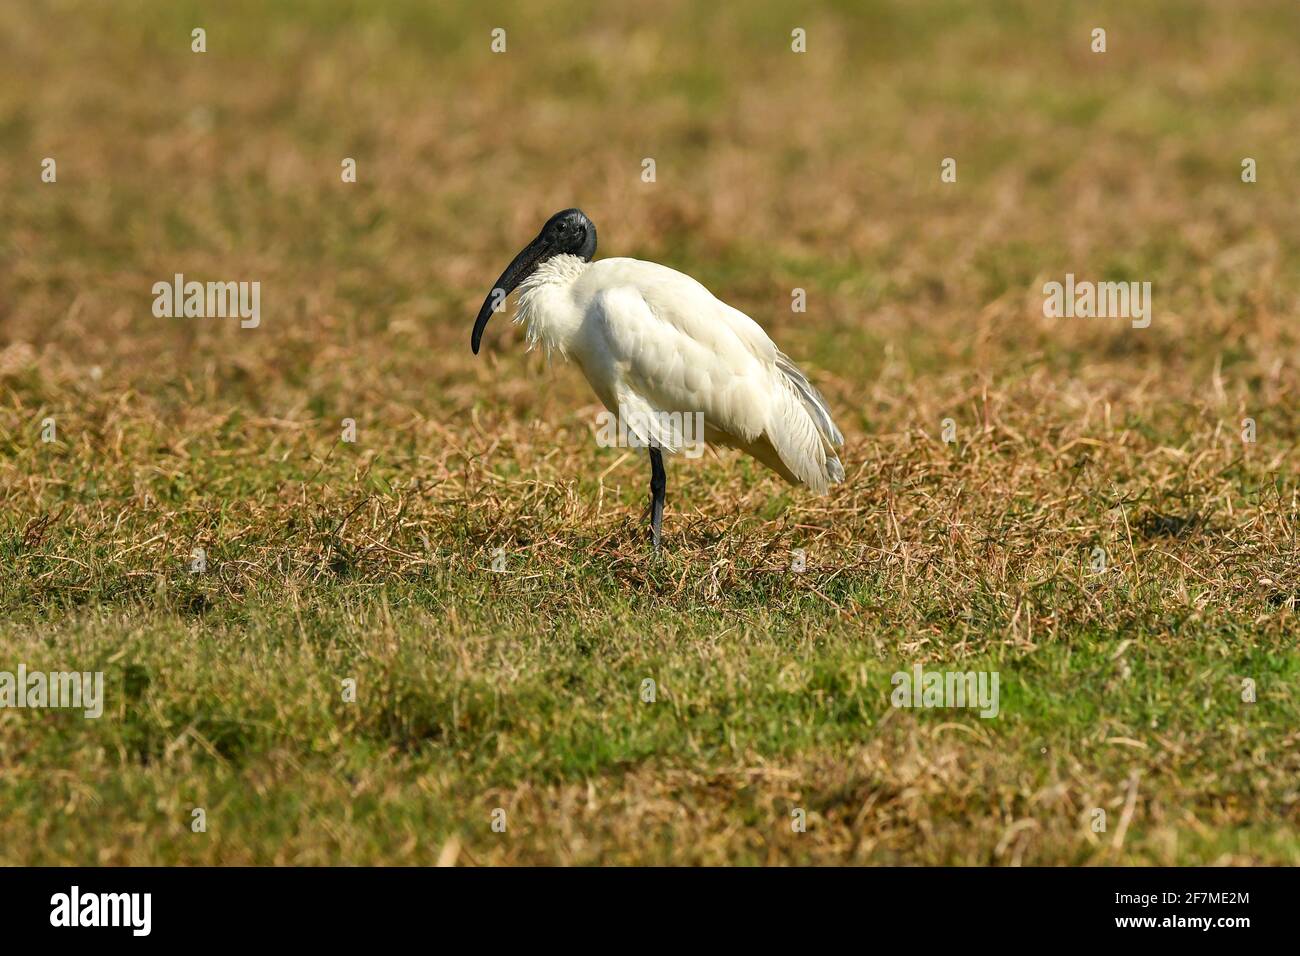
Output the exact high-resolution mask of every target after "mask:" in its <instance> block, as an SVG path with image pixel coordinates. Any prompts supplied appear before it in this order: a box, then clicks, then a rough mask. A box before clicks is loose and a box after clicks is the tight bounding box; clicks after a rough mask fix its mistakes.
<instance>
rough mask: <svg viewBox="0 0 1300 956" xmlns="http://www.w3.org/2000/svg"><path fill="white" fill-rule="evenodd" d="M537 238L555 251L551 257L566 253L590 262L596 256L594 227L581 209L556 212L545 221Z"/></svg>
mask: <svg viewBox="0 0 1300 956" xmlns="http://www.w3.org/2000/svg"><path fill="white" fill-rule="evenodd" d="M538 238H540V239H544V240H545V241H546V242H548V243H549V244H550V246H551V248H552V249H554V250H555V251H554V252H552V253H551V255H560V254H562V253H567V254H568V255H571V256H577V257H578V258H579V259H582V260H584V261H586V262H590V261H591V257H592V256H594V255H595V254H596V225H595V223H593V222H592V221H591V220H590V219H588V218H587V214H586V213H584V212H583V211H582V210H581V209H565V210H563V211H562V212H557V213H556V214H555V215H554V216H552V217H551V218H550V219H548V220H546V225H544V226H542V232H541V235H540V236H539V237H538ZM546 258H548V259H549V258H550V256H547V257H546Z"/></svg>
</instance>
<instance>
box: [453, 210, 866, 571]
mask: <svg viewBox="0 0 1300 956" xmlns="http://www.w3.org/2000/svg"><path fill="white" fill-rule="evenodd" d="M595 252H596V226H595V225H594V224H593V223H592V221H591V220H590V219H588V218H587V217H586V215H584V214H583V212H582V211H581V210H579V209H565V210H563V211H562V212H557V213H556V214H555V215H554V216H552V217H551V218H550V219H548V220H547V222H546V225H544V226H543V227H542V231H541V232H540V233H538V235H537V238H536V239H534V240H533V241H532V242H530V243H529V244H528V245H527V246H525V247H524V249H523V251H522V252H520V253H519V254H518V255H517V256H515V258H514V261H512V262H511V263H510V265H508V266H506V270H505V272H503V273H501V278H499V279H497V282H496V286H495V287H494V288H493V289H492V291H491V292H490V293H488V297H487V298H486V299H485V300H484V302H483V307H482V308H481V309H479V313H478V318H477V319H476V320H475V321H474V334H473V336H472V337H471V338H470V346H471V348H473V350H474V354H475V355H477V354H478V349H479V344H480V342H481V341H482V339H483V329H484V328H485V327H486V326H487V322H488V319H490V318H491V317H492V313H493V312H494V311H497V310H499V309H502V308H504V306H505V300H506V297H507V296H508V295H510V293H511V292H513V291H514V290H515V289H516V288H517V287H518V288H520V289H521V290H522V291H521V293H520V298H519V311H518V314H517V315H516V317H515V321H516V322H523V323H525V325H526V328H527V336H528V341H529V344H530V345H536V344H537V343H538V342H540V343H542V344H543V345H545V346H546V348H547V350H548V352H549V351H552V350H554V351H558V352H559V353H560V354H561V355H563V356H565V357H566V358H572V359H573V360H574V361H576V362H577V363H578V367H579V368H581V369H582V372H583V374H584V375H586V376H587V381H588V382H590V383H591V387H592V389H593V390H595V392H596V396H597V397H598V398H599V399H600V400H601V402H602V403H604V405H605V407H606V408H607V409H609V410H610V411H611V412H613V413H614V414H615V415H617V416H619V418H620V419H622V420H624V421H625V422H628V423H630V424H629V426H628V428H629V432H630V434H632V435H634V436H635V438H636V439H638V443H639V444H642V445H644V446H645V447H646V448H648V450H649V453H650V536H651V541H652V542H653V545H654V548H655V550H656V551H657V550H658V549H659V539H660V528H661V525H662V523H663V510H664V493H665V489H666V480H665V475H664V463H663V457H662V454H661V451H660V450H661V449H664V450H667V451H669V452H675V451H678V450H679V449H680V436H679V435H677V434H673V430H672V429H670V428H666V427H662V424H656V423H663V422H671V421H681V420H682V416H683V415H688V416H692V418H693V419H694V420H699V418H698V417H699V416H702V420H703V425H704V435H703V438H704V440H705V441H707V442H712V443H714V444H720V445H726V446H729V447H731V448H737V449H739V450H740V451H743V452H745V453H746V454H748V455H751V456H752V457H754V458H756V459H757V460H758V461H760V462H762V463H763V464H765V465H767V466H768V467H769V468H771V469H772V470H773V471H775V472H776V473H777V474H778V475H780V476H781V477H782V478H784V479H785V480H786V481H788V482H790V483H791V484H795V485H805V486H807V487H808V488H811V489H812V490H813V491H815V492H817V493H823V492H825V491H826V489H827V488H828V487H829V486H830V485H831V484H833V483H835V482H838V481H842V480H843V479H844V467H843V466H842V465H841V464H840V460H839V457H838V456H837V455H836V453H835V449H836V448H838V447H840V446H841V445H843V444H844V436H843V435H841V434H840V430H839V429H838V428H836V427H835V422H834V421H832V420H831V413H830V409H828V408H827V407H826V400H825V399H823V398H822V396H821V394H820V393H819V392H818V391H817V389H815V388H814V387H813V386H812V385H811V384H810V383H809V381H808V379H807V377H806V376H805V375H804V374H803V373H802V372H801V371H799V369H798V367H797V366H796V365H795V364H794V363H793V362H792V361H790V359H789V358H788V357H787V356H786V355H785V353H783V352H782V351H781V350H780V349H778V348H777V347H776V344H775V343H774V342H773V341H772V340H771V339H770V338H768V337H767V333H765V332H764V331H763V330H762V328H760V327H759V325H758V323H756V322H755V321H754V320H753V319H751V318H750V317H749V316H747V315H745V314H744V313H743V312H740V311H738V310H736V309H733V308H732V307H731V306H729V305H727V304H726V303H725V302H721V301H719V300H718V299H716V298H714V297H713V294H712V293H710V292H709V290H708V289H706V288H704V286H702V285H700V284H699V283H698V282H696V281H695V280H694V279H692V278H691V277H690V276H687V275H683V274H682V273H680V272H677V271H675V270H673V269H669V268H667V267H666V266H661V265H658V264H656V263H653V262H641V261H640V260H637V259H602V260H601V261H599V262H592V261H591V257H592V256H593V255H594V254H595Z"/></svg>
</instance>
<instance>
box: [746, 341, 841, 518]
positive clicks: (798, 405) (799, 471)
mask: <svg viewBox="0 0 1300 956" xmlns="http://www.w3.org/2000/svg"><path fill="white" fill-rule="evenodd" d="M776 368H777V371H778V372H779V373H780V380H781V381H782V382H783V383H784V385H785V399H786V400H785V401H783V402H777V403H776V406H775V410H774V414H773V416H772V420H771V421H770V422H769V423H768V427H767V428H766V429H765V431H764V434H763V435H762V436H761V437H760V440H759V442H758V443H756V447H754V448H753V449H751V450H750V454H752V455H753V456H754V457H755V458H757V459H758V460H759V461H761V462H763V463H764V464H765V465H767V466H768V467H769V468H772V469H773V470H774V471H776V472H777V473H778V474H779V475H781V476H782V477H783V478H785V480H786V481H789V482H791V483H792V484H801V485H807V486H808V487H809V488H811V489H812V490H813V491H815V492H817V493H819V494H820V493H823V492H825V491H826V490H827V489H828V488H829V487H830V486H831V485H833V484H836V483H837V482H840V481H843V480H844V466H843V465H842V464H841V463H840V459H839V456H838V455H837V454H836V453H835V449H836V448H839V447H840V446H842V445H843V444H844V435H843V434H841V432H840V430H839V429H838V428H836V427H835V422H834V420H833V419H832V418H831V413H830V408H829V407H828V406H827V405H826V399H824V398H822V396H821V393H820V392H819V391H817V389H816V388H815V387H814V386H813V384H812V383H811V382H809V381H808V378H807V376H805V375H804V374H803V372H801V371H800V370H799V368H798V366H796V365H795V364H794V363H793V362H792V361H790V359H789V357H788V356H786V355H785V354H784V353H782V352H778V353H777V362H776ZM764 443H765V444H766V445H767V447H766V448H764V447H762V445H763V444H764ZM773 458H775V459H776V460H777V461H779V463H780V464H779V465H778V464H776V463H774V461H773V460H772V459H773Z"/></svg>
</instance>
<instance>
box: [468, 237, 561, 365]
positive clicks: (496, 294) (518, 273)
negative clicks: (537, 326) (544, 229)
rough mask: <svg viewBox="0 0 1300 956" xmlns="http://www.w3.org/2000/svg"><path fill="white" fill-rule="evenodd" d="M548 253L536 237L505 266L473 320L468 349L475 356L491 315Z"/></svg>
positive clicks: (541, 241)
mask: <svg viewBox="0 0 1300 956" xmlns="http://www.w3.org/2000/svg"><path fill="white" fill-rule="evenodd" d="M548 251H550V246H549V245H548V244H547V243H546V242H545V240H543V239H542V237H541V236H538V237H537V238H536V239H534V240H533V241H532V242H530V243H529V244H528V245H526V246H524V248H523V251H521V252H520V253H519V255H517V256H515V258H514V260H513V261H511V263H510V265H508V266H506V271H505V272H503V273H501V278H499V279H497V282H496V285H494V286H493V287H492V291H491V292H489V293H488V295H487V298H486V299H484V300H483V308H481V309H479V310H478V318H477V319H475V320H474V334H473V335H471V336H470V340H469V347H470V348H472V349H473V350H474V354H475V355H478V347H479V344H480V343H481V342H482V341H483V330H484V329H485V328H487V324H488V319H490V318H492V313H493V312H496V311H497V310H498V309H504V308H505V305H506V296H508V295H509V294H510V293H511V292H514V291H515V287H516V286H517V285H519V283H521V282H523V281H524V280H525V279H527V278H528V277H529V276H530V275H532V272H533V270H534V269H536V268H537V266H538V264H539V263H541V261H542V260H543V259H545V258H546V253H547V252H548Z"/></svg>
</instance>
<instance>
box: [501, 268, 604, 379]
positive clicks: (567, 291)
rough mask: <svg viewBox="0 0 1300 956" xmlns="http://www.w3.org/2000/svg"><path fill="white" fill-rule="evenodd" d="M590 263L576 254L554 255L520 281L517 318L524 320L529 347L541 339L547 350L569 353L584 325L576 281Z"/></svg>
mask: <svg viewBox="0 0 1300 956" xmlns="http://www.w3.org/2000/svg"><path fill="white" fill-rule="evenodd" d="M590 264H591V263H589V262H586V261H585V260H583V259H580V258H579V257H577V256H568V255H563V256H555V257H553V258H551V259H547V260H546V261H545V262H543V263H542V264H541V265H540V266H538V267H537V271H535V272H534V273H533V274H532V275H530V276H529V277H528V278H527V279H525V280H524V281H523V282H522V283H520V285H519V311H518V312H517V313H516V315H515V321H516V322H522V323H524V327H525V329H526V330H527V334H528V345H529V347H530V348H531V347H533V346H535V345H537V344H538V343H539V342H540V343H541V344H542V345H544V346H546V350H547V351H548V352H550V351H551V350H556V351H558V352H559V353H560V354H561V355H564V356H566V357H567V356H568V354H569V351H570V349H571V346H572V344H573V341H574V339H575V338H576V337H577V335H578V331H579V329H580V327H581V325H582V312H581V310H580V309H579V308H578V304H577V302H576V301H575V299H574V295H573V285H574V283H576V282H577V281H578V279H579V278H581V277H582V274H583V273H584V272H586V270H587V267H588V266H589V265H590Z"/></svg>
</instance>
